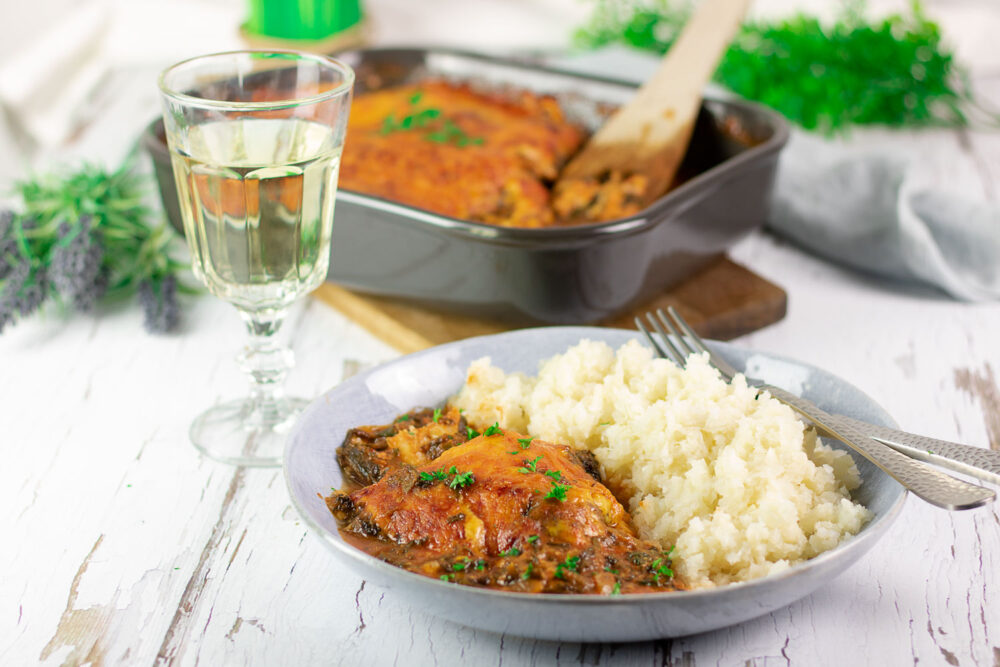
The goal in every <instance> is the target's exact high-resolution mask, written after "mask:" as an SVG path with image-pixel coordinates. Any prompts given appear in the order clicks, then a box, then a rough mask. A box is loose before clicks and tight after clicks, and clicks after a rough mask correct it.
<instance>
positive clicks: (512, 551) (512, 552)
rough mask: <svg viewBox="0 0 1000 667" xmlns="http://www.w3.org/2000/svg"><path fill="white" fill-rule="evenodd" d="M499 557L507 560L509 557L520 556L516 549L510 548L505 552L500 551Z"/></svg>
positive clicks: (519, 551)
mask: <svg viewBox="0 0 1000 667" xmlns="http://www.w3.org/2000/svg"><path fill="white" fill-rule="evenodd" d="M500 555H501V556H503V557H504V558H509V557H510V556H520V555H521V550H520V549H518V548H517V547H511V548H510V549H507V551H501V552H500Z"/></svg>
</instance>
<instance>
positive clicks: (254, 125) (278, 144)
mask: <svg viewBox="0 0 1000 667" xmlns="http://www.w3.org/2000/svg"><path fill="white" fill-rule="evenodd" d="M353 83H354V72H353V71H352V70H351V68H350V67H348V66H347V65H344V64H343V63H341V62H338V61H336V60H334V59H332V58H328V57H325V56H320V55H313V54H306V53H297V52H292V51H232V52H228V53H217V54H213V55H207V56H201V57H197V58H192V59H190V60H185V61H184V62H181V63H178V64H176V65H174V66H172V67H170V68H168V69H167V70H165V71H164V72H163V73H162V74H161V75H160V79H159V86H160V93H161V101H162V103H163V122H164V125H165V127H166V135H167V145H168V147H169V148H170V157H171V161H172V162H173V168H174V180H175V181H176V184H177V192H178V196H179V199H180V206H181V212H182V216H183V218H184V234H185V236H186V237H187V241H188V246H189V247H190V249H191V262H192V268H193V270H194V273H195V275H196V276H197V277H198V278H199V279H200V280H201V281H202V282H203V283H204V284H205V286H206V287H208V290H209V292H211V293H212V294H214V295H215V296H217V297H220V298H222V299H224V300H226V301H228V302H229V303H231V304H233V305H234V306H236V308H237V310H238V311H239V313H240V315H241V316H242V318H243V320H244V322H245V323H246V327H247V331H248V333H249V341H248V343H247V345H246V347H245V348H244V351H243V353H242V354H241V355H240V356H239V363H240V367H241V368H242V370H243V371H245V372H246V373H247V374H248V375H249V376H250V381H251V390H250V395H249V396H248V397H247V398H244V399H241V400H236V401H232V402H228V403H223V404H221V405H217V406H215V407H213V408H211V409H209V410H208V411H207V412H205V413H203V414H202V415H200V416H199V417H198V418H197V419H195V421H194V423H193V424H192V425H191V431H190V435H191V440H192V442H193V443H194V445H195V447H197V448H198V449H199V450H201V451H202V452H203V453H204V454H205V455H207V456H209V457H211V458H213V459H216V460H219V461H224V462H227V463H232V464H236V465H247V466H274V465H280V463H281V455H282V451H283V448H284V438H285V434H286V433H287V431H288V429H289V428H290V427H291V425H292V423H293V422H294V420H295V417H296V415H297V414H298V413H299V412H301V410H302V408H303V407H305V405H306V403H307V401H306V400H304V399H299V398H290V397H287V396H285V394H284V391H283V388H282V385H283V381H284V378H285V375H286V374H287V372H288V370H289V369H290V368H291V366H292V362H293V357H292V351H291V350H290V349H288V348H287V347H286V346H284V345H282V344H280V343H279V342H278V341H277V339H276V338H275V334H276V333H277V332H278V330H279V329H280V327H281V323H282V321H283V320H284V318H285V314H286V312H287V310H288V308H289V306H291V304H292V303H293V302H295V301H296V300H297V299H299V298H300V297H302V296H303V295H304V294H306V293H307V292H309V291H311V290H313V289H315V288H316V287H318V286H319V285H320V284H321V283H322V282H323V280H324V279H325V277H326V274H327V269H328V268H329V262H330V235H331V228H332V225H333V204H334V197H335V194H336V190H337V173H338V169H339V166H340V154H341V149H342V148H343V145H344V135H345V133H346V131H347V116H348V112H349V109H350V103H351V89H352V86H353Z"/></svg>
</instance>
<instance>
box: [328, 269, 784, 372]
mask: <svg viewBox="0 0 1000 667" xmlns="http://www.w3.org/2000/svg"><path fill="white" fill-rule="evenodd" d="M313 295H314V296H316V297H318V298H319V299H320V300H321V301H324V302H325V303H327V304H329V305H331V306H333V307H334V308H336V309H337V310H339V311H340V312H341V313H343V314H344V315H345V316H347V317H348V318H350V319H351V320H353V321H355V322H357V323H358V324H360V325H361V326H362V327H364V328H365V329H367V330H368V331H369V332H371V333H372V334H373V335H374V336H376V337H378V338H380V339H381V340H383V341H385V342H386V343H388V344H389V345H391V346H393V347H394V348H396V349H397V350H399V351H400V352H402V353H403V354H409V353H410V352H416V351H418V350H423V349H426V348H428V347H433V346H435V345H440V344H441V343H450V342H451V341H455V340H461V339H463V338H471V337H473V336H482V335H486V334H494V333H500V332H502V331H510V330H511V329H516V328H518V327H515V326H511V325H509V324H505V323H503V322H497V321H492V320H483V319H477V318H472V317H464V316H462V315H455V314H453V313H441V312H436V311H432V310H427V309H425V308H419V307H416V306H412V305H409V304H407V303H406V302H404V301H400V300H396V299H391V298H386V297H376V296H369V295H362V294H358V293H356V292H351V291H349V290H346V289H344V288H343V287H338V286H337V285H334V284H332V283H324V284H323V285H322V286H321V287H319V288H318V289H317V290H316V291H315V292H313ZM787 302H788V295H787V294H785V291H784V290H783V289H781V288H780V287H778V286H777V285H775V284H774V283H771V282H769V281H767V280H766V279H764V278H762V277H760V276H759V275H757V274H756V273H754V272H753V271H751V270H750V269H748V268H746V267H744V266H740V265H739V264H737V263H736V262H733V261H732V260H730V259H729V258H727V257H721V258H720V259H719V260H718V261H716V262H714V263H713V264H710V265H709V266H708V267H706V268H705V269H703V270H702V271H701V272H699V273H697V274H696V275H694V276H692V277H691V278H688V279H687V280H686V281H684V282H683V283H680V284H679V285H676V286H674V287H673V288H671V289H669V290H667V291H665V292H664V293H663V294H661V295H660V296H658V297H656V298H654V299H652V300H651V301H649V302H647V303H644V304H642V305H641V306H639V307H637V308H635V309H633V310H632V311H630V312H628V313H624V314H622V315H620V316H618V317H614V318H610V319H608V320H604V321H602V322H598V323H597V326H606V327H616V328H622V329H635V328H636V327H635V323H634V322H633V321H632V320H633V318H634V317H635V316H637V315H642V314H643V313H645V312H647V311H649V310H654V309H656V308H666V307H667V306H673V307H674V308H676V309H677V310H678V312H680V314H681V315H682V316H683V317H684V318H685V319H686V320H687V321H688V322H689V323H690V324H691V326H692V327H694V329H695V331H697V332H698V333H699V334H701V335H702V336H704V337H706V338H713V339H716V340H729V339H731V338H736V337H737V336H742V335H743V334H746V333H750V332H751V331H756V330H757V329H760V328H762V327H765V326H767V325H769V324H774V323H775V322H777V321H778V320H780V319H781V318H782V317H784V316H785V309H786V306H787Z"/></svg>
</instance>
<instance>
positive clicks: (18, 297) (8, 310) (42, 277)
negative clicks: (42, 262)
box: [0, 262, 49, 332]
mask: <svg viewBox="0 0 1000 667" xmlns="http://www.w3.org/2000/svg"><path fill="white" fill-rule="evenodd" d="M48 294H49V282H48V278H47V276H46V272H45V269H44V268H36V269H32V268H31V265H30V264H29V263H28V262H18V263H17V264H16V265H14V266H13V267H12V268H11V270H10V272H9V273H8V274H7V277H6V278H5V279H4V281H3V287H2V288H0V332H3V330H4V328H5V327H6V326H7V325H9V324H13V323H14V322H15V321H16V320H17V319H18V318H19V317H27V316H28V315H31V314H32V313H34V312H35V311H36V310H38V309H39V307H41V305H42V304H43V303H44V302H45V299H46V298H47V297H48Z"/></svg>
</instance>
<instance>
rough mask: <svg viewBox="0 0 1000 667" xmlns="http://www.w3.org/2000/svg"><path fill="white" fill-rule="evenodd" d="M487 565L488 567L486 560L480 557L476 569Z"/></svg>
mask: <svg viewBox="0 0 1000 667" xmlns="http://www.w3.org/2000/svg"><path fill="white" fill-rule="evenodd" d="M485 567H486V561H484V560H483V559H482V558H480V559H479V560H477V561H476V569H477V570H482V569H483V568H485Z"/></svg>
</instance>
